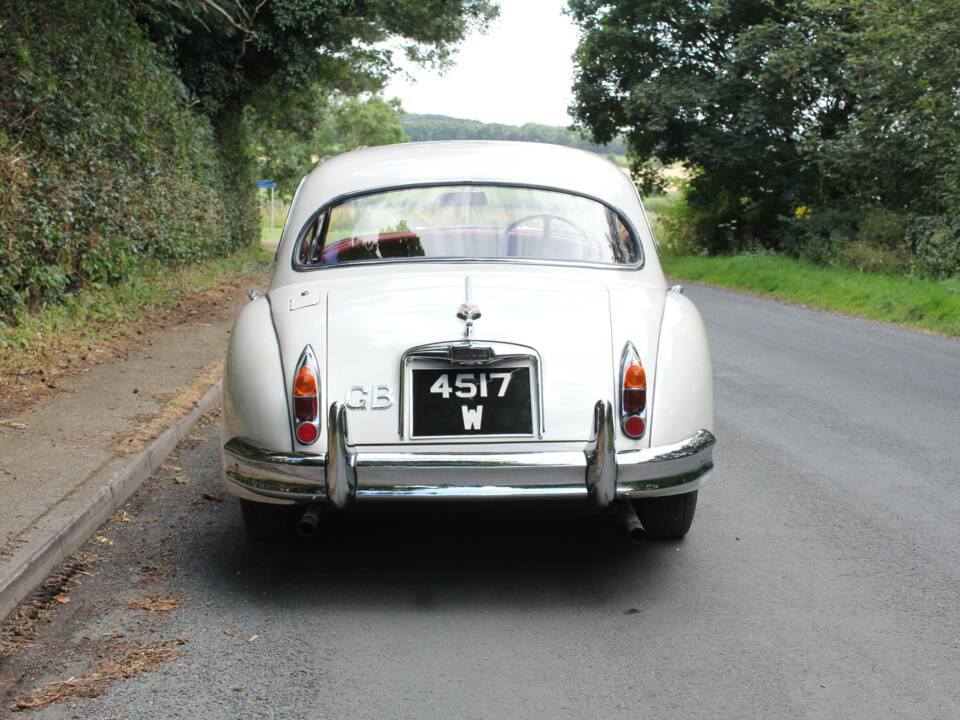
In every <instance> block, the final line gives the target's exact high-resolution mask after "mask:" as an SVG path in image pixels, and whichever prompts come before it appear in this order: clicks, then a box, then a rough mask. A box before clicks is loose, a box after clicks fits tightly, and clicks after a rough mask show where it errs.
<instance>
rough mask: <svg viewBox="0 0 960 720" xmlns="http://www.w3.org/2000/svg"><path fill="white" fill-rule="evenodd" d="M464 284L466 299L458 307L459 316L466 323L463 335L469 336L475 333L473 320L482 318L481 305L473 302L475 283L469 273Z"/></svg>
mask: <svg viewBox="0 0 960 720" xmlns="http://www.w3.org/2000/svg"><path fill="white" fill-rule="evenodd" d="M463 285H464V293H465V294H466V301H465V302H463V303H461V305H460V307H459V308H457V317H458V318H460V319H461V320H463V321H464V323H466V325H465V327H464V328H463V336H464V337H466V338H469V337H470V336H471V335H472V334H473V321H474V320H478V319H479V318H480V306H479V305H477V304H476V303H475V302H473V283H472V282H471V281H470V276H469V275H467V277H466V278H465V279H464V281H463Z"/></svg>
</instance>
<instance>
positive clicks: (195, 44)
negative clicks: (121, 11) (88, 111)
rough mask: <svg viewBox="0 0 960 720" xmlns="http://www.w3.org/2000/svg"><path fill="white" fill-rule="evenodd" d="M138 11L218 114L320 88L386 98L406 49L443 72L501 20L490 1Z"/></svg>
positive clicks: (345, 0) (246, 1)
mask: <svg viewBox="0 0 960 720" xmlns="http://www.w3.org/2000/svg"><path fill="white" fill-rule="evenodd" d="M135 7H136V8H137V11H138V16H139V18H140V21H141V22H142V23H143V24H144V26H145V27H147V28H148V29H149V31H150V34H151V37H153V38H154V39H155V40H156V42H157V43H158V44H159V45H160V46H161V47H163V48H165V49H166V50H168V51H169V52H170V53H171V55H172V56H173V57H174V58H175V59H176V63H177V67H178V68H180V72H181V76H182V77H183V80H184V82H185V83H186V84H187V87H189V88H190V90H191V91H192V93H193V94H194V95H195V96H196V97H198V98H200V100H201V102H202V103H203V104H204V106H205V107H206V108H207V109H208V111H209V112H211V113H212V114H214V115H220V114H222V113H228V114H233V113H236V112H237V111H239V110H240V109H242V108H243V107H245V106H246V105H250V104H258V103H259V104H264V103H269V102H273V101H275V100H276V99H277V95H278V94H283V93H286V92H293V93H294V94H297V95H299V94H302V93H304V92H305V90H306V88H309V87H310V86H312V85H313V84H314V83H316V82H322V84H323V85H324V87H326V88H331V89H339V90H343V91H347V92H350V93H353V94H355V93H357V92H360V91H364V90H367V91H369V90H376V89H378V88H379V87H380V86H381V85H382V83H383V82H384V81H385V80H386V79H387V78H388V77H389V75H390V74H392V73H393V72H394V71H395V70H396V66H395V65H394V61H393V53H394V49H393V48H394V47H395V46H396V45H398V44H399V45H400V46H401V48H402V51H403V52H404V53H405V54H406V55H407V57H409V58H411V59H413V60H415V61H418V62H422V63H432V64H443V63H444V62H446V61H448V60H449V57H450V53H451V51H452V49H453V47H454V46H455V45H456V44H457V43H459V42H460V41H461V40H463V39H464V38H465V37H466V36H467V35H468V34H469V33H470V32H472V31H473V30H474V29H477V28H482V27H485V26H486V24H487V23H488V22H489V20H490V19H492V18H493V17H495V16H496V14H497V6H496V4H495V3H493V2H491V1H490V0H270V2H264V0H233V2H229V3H227V2H214V1H213V0H140V2H136V3H135ZM388 41H390V42H388Z"/></svg>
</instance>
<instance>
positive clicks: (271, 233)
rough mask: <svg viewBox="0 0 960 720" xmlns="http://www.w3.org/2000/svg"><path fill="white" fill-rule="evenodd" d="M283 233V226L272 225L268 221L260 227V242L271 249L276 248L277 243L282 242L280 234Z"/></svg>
mask: <svg viewBox="0 0 960 720" xmlns="http://www.w3.org/2000/svg"><path fill="white" fill-rule="evenodd" d="M282 234H283V227H282V226H281V227H274V228H272V227H270V223H269V222H267V223H266V224H265V225H263V226H262V227H261V228H260V242H261V243H263V246H264V247H266V248H270V249H275V248H276V247H277V245H279V244H280V236H281V235H282Z"/></svg>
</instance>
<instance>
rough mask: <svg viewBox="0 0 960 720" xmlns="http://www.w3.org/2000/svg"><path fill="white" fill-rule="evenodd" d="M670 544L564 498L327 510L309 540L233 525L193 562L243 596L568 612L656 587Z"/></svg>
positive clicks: (670, 557) (305, 602)
mask: <svg viewBox="0 0 960 720" xmlns="http://www.w3.org/2000/svg"><path fill="white" fill-rule="evenodd" d="M237 515H239V512H238V513H237ZM223 539H224V538H223V537H222V536H221V540H223ZM679 545H680V543H677V542H668V543H665V542H657V541H648V542H646V543H643V544H639V545H638V544H635V543H631V542H630V541H629V540H628V539H627V538H626V537H625V534H624V531H623V528H622V526H621V525H620V523H619V521H618V519H617V517H616V516H615V515H612V514H597V513H594V512H592V511H587V510H584V509H580V508H577V507H571V505H570V504H569V503H566V504H563V503H561V504H559V505H545V504H536V505H534V504H530V505H526V504H525V505H520V506H517V505H516V504H513V505H499V504H484V505H482V506H478V505H473V506H470V505H467V506H464V505H437V504H432V505H425V506H423V505H414V504H409V503H408V504H403V505H398V504H392V505H383V506H372V505H367V506H364V507H362V508H356V509H355V510H354V511H352V512H350V513H346V514H342V515H339V514H327V515H325V516H324V517H323V519H322V521H321V528H320V530H319V531H318V534H317V536H316V537H314V538H311V539H310V540H300V539H296V538H290V539H286V540H283V541H279V542H275V543H266V544H264V543H256V542H253V541H251V540H249V539H247V538H246V536H245V535H244V534H243V532H242V530H241V528H239V527H236V528H235V533H231V537H230V541H229V542H226V543H222V542H221V543H218V544H217V546H216V547H215V548H211V551H210V555H209V556H208V557H207V558H206V559H205V563H206V564H207V568H208V572H209V573H210V575H211V577H210V581H211V582H215V583H220V582H222V583H224V584H226V585H228V586H229V588H224V589H225V590H227V589H228V591H229V592H231V593H235V594H238V595H245V596H247V597H248V598H249V599H250V600H251V601H254V600H257V601H259V600H260V599H262V598H265V597H271V598H273V600H271V601H275V600H281V601H282V602H284V603H285V604H286V605H291V604H293V605H296V604H299V605H302V606H304V607H313V606H316V607H318V608H319V607H326V608H336V607H349V608H352V609H358V608H363V607H370V608H374V607H380V606H382V605H383V604H384V603H389V604H390V605H391V606H393V607H398V608H399V607H408V608H419V609H422V610H430V609H432V608H434V607H436V606H438V605H443V606H444V607H446V608H450V607H475V606H476V605H477V604H484V605H486V606H492V607H496V606H501V607H502V606H513V607H516V606H518V605H534V606H552V605H556V606H558V607H559V606H561V605H562V606H567V607H569V604H570V603H571V602H572V601H576V600H579V601H581V602H582V601H584V600H585V599H586V598H589V597H591V596H592V597H598V598H605V599H609V598H610V597H611V596H617V595H620V594H621V592H622V590H623V584H624V583H627V584H630V585H634V586H636V587H640V586H643V585H644V584H645V582H651V583H655V584H657V583H659V582H660V581H662V580H664V579H666V577H664V575H665V574H666V576H669V574H671V573H672V571H673V570H672V569H673V568H675V565H676V561H677V560H678V558H677V556H676V548H677V547H678V546H679Z"/></svg>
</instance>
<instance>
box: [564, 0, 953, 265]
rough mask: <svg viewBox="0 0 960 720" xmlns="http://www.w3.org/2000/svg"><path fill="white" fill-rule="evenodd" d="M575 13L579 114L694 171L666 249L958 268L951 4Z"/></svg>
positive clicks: (809, 2) (675, 7) (598, 133)
mask: <svg viewBox="0 0 960 720" xmlns="http://www.w3.org/2000/svg"><path fill="white" fill-rule="evenodd" d="M570 7H571V11H572V14H573V17H574V18H575V20H576V21H577V22H578V24H579V25H580V27H581V29H582V30H583V34H582V37H581V42H580V45H579V47H578V50H577V54H576V59H575V60H576V66H577V69H576V81H575V88H574V92H575V103H574V112H575V115H576V117H577V120H578V122H579V123H581V124H582V125H583V126H584V127H585V128H587V129H589V130H590V131H591V132H592V133H593V135H594V137H595V139H596V140H597V141H600V142H602V141H605V140H608V139H610V138H612V137H614V136H615V135H616V134H617V133H623V134H624V135H625V136H626V138H627V140H628V143H629V145H630V148H631V151H632V156H633V157H637V158H647V157H651V156H652V157H656V158H658V159H659V160H661V161H662V162H663V163H664V164H668V163H672V162H675V161H682V162H683V163H685V164H686V166H687V167H688V169H689V170H690V180H689V183H688V184H687V186H686V187H685V188H684V193H685V203H684V204H683V205H682V206H681V207H680V208H677V209H676V212H682V216H678V217H675V219H676V220H677V221H678V222H676V223H675V224H674V225H673V228H674V229H675V230H676V231H678V232H680V233H681V234H682V237H678V238H675V240H676V242H677V243H678V244H679V245H683V246H685V247H686V248H688V249H692V250H695V251H705V252H708V253H718V252H728V251H737V250H741V249H745V248H751V247H758V246H759V247H764V248H771V249H777V250H782V251H785V252H788V253H790V254H793V255H796V256H799V257H805V258H809V259H811V260H815V261H819V262H822V261H828V262H833V261H837V262H844V263H847V264H851V265H854V266H856V267H861V268H863V269H891V268H897V269H908V270H912V271H915V272H918V273H921V274H926V275H934V276H939V275H949V274H952V273H956V272H957V271H958V270H960V249H958V248H960V162H958V159H957V154H956V152H955V148H956V147H957V140H958V135H960V92H958V90H960V0H925V1H924V2H922V3H914V2H905V1H902V0H854V2H849V1H846V0H844V1H841V0H788V1H787V2H779V1H776V2H775V1H774V0H718V1H716V2H689V1H684V2H674V1H673V0H670V1H668V0H641V1H635V0H629V1H628V0H612V1H611V0H570ZM635 169H636V170H637V171H638V174H639V177H640V180H641V181H642V182H643V184H644V185H645V186H646V188H645V189H646V190H648V191H649V190H651V189H653V188H655V187H656V185H657V182H658V178H657V176H656V174H655V173H653V172H651V171H650V170H651V169H650V168H649V167H640V166H637V167H636V168H635Z"/></svg>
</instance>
